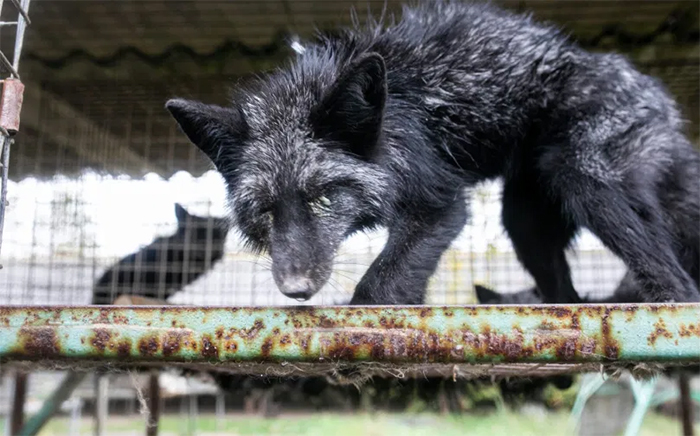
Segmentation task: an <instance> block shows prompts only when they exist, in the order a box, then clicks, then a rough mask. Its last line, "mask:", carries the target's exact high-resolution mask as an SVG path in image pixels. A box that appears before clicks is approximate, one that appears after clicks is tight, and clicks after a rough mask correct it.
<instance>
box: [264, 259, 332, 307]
mask: <svg viewBox="0 0 700 436" xmlns="http://www.w3.org/2000/svg"><path fill="white" fill-rule="evenodd" d="M272 276H273V277H274V279H275V283H276V284H277V287H278V288H279V290H280V291H281V292H282V293H283V294H284V295H286V296H287V297H289V298H294V299H295V300H299V301H306V300H308V299H310V298H311V297H313V296H314V295H316V293H317V292H318V291H319V290H320V289H321V288H322V287H323V285H324V284H325V282H326V280H327V277H321V275H320V274H319V273H318V270H317V268H315V267H314V266H313V265H311V264H309V263H306V262H304V260H303V259H301V258H299V257H294V258H285V259H274V258H273V260H272Z"/></svg>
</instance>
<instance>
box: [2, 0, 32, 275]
mask: <svg viewBox="0 0 700 436" xmlns="http://www.w3.org/2000/svg"><path fill="white" fill-rule="evenodd" d="M30 2H31V0H12V4H13V5H14V6H15V8H16V9H17V21H11V22H2V23H1V25H2V26H17V31H16V32H15V46H14V53H13V57H12V62H10V60H9V59H8V58H7V56H5V54H4V53H3V52H1V51H0V71H3V77H5V73H9V77H7V78H6V79H5V80H3V81H2V91H1V92H2V98H1V99H0V249H2V231H3V228H4V225H5V211H6V209H7V183H8V165H9V163H10V147H11V145H12V142H13V141H14V139H13V137H14V135H15V134H16V133H17V130H18V129H19V115H20V111H21V108H22V91H23V90H24V86H23V85H22V83H21V82H20V81H19V60H20V56H21V54H22V47H23V45H24V32H25V30H26V29H27V25H29V24H30V21H29V4H30ZM3 3H4V1H2V0H0V12H2V6H3ZM0 268H2V265H1V264H0Z"/></svg>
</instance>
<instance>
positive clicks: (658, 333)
mask: <svg viewBox="0 0 700 436" xmlns="http://www.w3.org/2000/svg"><path fill="white" fill-rule="evenodd" d="M662 336H663V337H664V338H667V339H673V335H672V334H671V332H669V331H668V329H667V328H666V323H664V320H663V319H660V320H658V321H656V323H654V331H653V332H651V335H649V337H648V338H647V342H648V343H649V345H652V346H653V345H655V344H656V340H657V339H659V338H660V337H662Z"/></svg>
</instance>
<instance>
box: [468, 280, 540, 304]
mask: <svg viewBox="0 0 700 436" xmlns="http://www.w3.org/2000/svg"><path fill="white" fill-rule="evenodd" d="M474 290H475V291H476V299H477V301H478V302H479V304H493V305H501V304H542V298H540V296H539V294H538V293H537V288H531V289H528V290H525V291H520V292H513V293H509V294H500V293H498V292H495V291H492V290H491V289H489V288H487V287H485V286H481V285H474Z"/></svg>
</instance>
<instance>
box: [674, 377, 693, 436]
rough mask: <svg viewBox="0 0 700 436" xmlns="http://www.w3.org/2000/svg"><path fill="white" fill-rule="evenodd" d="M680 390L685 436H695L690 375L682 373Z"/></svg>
mask: <svg viewBox="0 0 700 436" xmlns="http://www.w3.org/2000/svg"><path fill="white" fill-rule="evenodd" d="M678 388H679V390H680V407H681V423H682V426H683V427H682V428H683V436H693V435H694V434H695V433H694V430H693V400H692V398H690V378H689V377H688V373H687V372H685V371H681V373H680V375H679V377H678Z"/></svg>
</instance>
